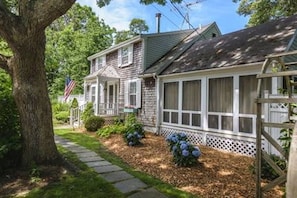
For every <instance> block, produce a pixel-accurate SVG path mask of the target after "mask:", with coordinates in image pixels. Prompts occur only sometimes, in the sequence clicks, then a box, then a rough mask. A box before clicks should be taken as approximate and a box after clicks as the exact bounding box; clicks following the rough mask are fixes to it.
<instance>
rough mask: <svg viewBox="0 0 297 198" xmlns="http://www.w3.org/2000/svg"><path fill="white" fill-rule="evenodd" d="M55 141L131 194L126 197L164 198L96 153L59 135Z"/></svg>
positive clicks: (118, 187)
mask: <svg viewBox="0 0 297 198" xmlns="http://www.w3.org/2000/svg"><path fill="white" fill-rule="evenodd" d="M55 142H56V143H57V144H60V145H61V146H62V147H64V148H66V149H68V150H69V151H71V152H73V153H75V154H76V155H77V157H78V158H79V159H80V160H81V161H82V162H84V163H85V164H86V165H87V166H89V167H90V168H93V169H94V170H95V171H96V172H97V173H98V174H99V175H100V176H101V177H103V178H104V179H106V180H107V181H108V182H110V183H112V184H113V186H114V187H115V188H117V189H118V190H119V191H121V192H122V193H124V194H126V193H127V194H128V193H129V194H131V195H130V196H128V198H166V196H165V195H163V194H161V193H160V192H159V191H157V190H156V189H154V188H151V187H148V186H147V185H146V184H145V183H143V182H142V181H141V180H139V179H138V178H135V177H134V176H133V175H131V174H129V173H127V172H125V171H124V170H123V169H122V168H121V167H119V166H116V165H113V164H111V163H110V162H108V161H106V160H105V159H103V158H101V157H100V156H99V155H98V154H97V153H95V152H93V151H90V150H88V149H86V148H85V147H82V146H80V145H78V144H75V143H73V142H71V141H69V140H67V139H64V138H62V137H60V136H55Z"/></svg>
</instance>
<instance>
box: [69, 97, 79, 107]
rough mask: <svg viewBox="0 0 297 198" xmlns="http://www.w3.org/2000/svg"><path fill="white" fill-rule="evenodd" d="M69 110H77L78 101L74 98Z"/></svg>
mask: <svg viewBox="0 0 297 198" xmlns="http://www.w3.org/2000/svg"><path fill="white" fill-rule="evenodd" d="M70 107H71V108H77V107H78V101H77V98H74V99H73V100H72V102H71V106H70Z"/></svg>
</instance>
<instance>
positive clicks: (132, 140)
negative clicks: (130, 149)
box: [123, 131, 143, 146]
mask: <svg viewBox="0 0 297 198" xmlns="http://www.w3.org/2000/svg"><path fill="white" fill-rule="evenodd" d="M123 138H124V140H125V142H126V143H127V145H128V146H137V145H140V144H141V142H140V140H141V139H142V138H143V136H142V135H141V134H139V133H138V132H137V131H135V132H127V133H125V134H124V135H123Z"/></svg>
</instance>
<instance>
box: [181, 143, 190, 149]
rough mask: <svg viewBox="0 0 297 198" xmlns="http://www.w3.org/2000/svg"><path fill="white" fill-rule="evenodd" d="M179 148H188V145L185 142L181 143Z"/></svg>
mask: <svg viewBox="0 0 297 198" xmlns="http://www.w3.org/2000/svg"><path fill="white" fill-rule="evenodd" d="M180 149H181V150H185V149H188V145H187V144H181V145H180Z"/></svg>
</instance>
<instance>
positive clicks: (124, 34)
mask: <svg viewBox="0 0 297 198" xmlns="http://www.w3.org/2000/svg"><path fill="white" fill-rule="evenodd" d="M132 37H133V34H132V33H131V32H130V31H129V30H122V31H118V32H116V35H115V44H118V43H121V42H123V41H126V40H128V39H130V38H132Z"/></svg>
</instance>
